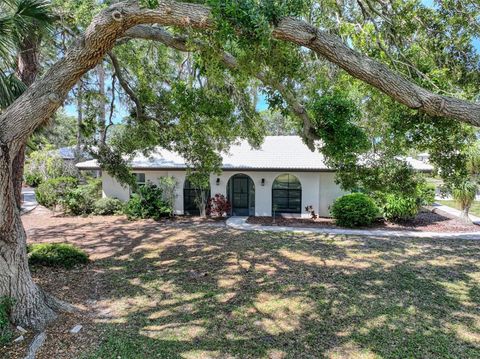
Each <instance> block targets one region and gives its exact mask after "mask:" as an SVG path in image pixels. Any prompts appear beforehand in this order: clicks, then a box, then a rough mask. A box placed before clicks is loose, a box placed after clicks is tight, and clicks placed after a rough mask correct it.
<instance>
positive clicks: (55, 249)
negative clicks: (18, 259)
mask: <svg viewBox="0 0 480 359" xmlns="http://www.w3.org/2000/svg"><path fill="white" fill-rule="evenodd" d="M28 253H29V257H28V263H29V264H30V265H33V266H35V265H41V266H45V267H63V268H67V269H69V268H73V267H75V266H77V265H81V264H87V263H88V255H87V254H86V253H85V252H84V251H83V250H81V249H80V248H78V247H75V246H74V245H72V244H68V243H35V244H31V245H29V246H28Z"/></svg>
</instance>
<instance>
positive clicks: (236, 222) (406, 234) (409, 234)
mask: <svg viewBox="0 0 480 359" xmlns="http://www.w3.org/2000/svg"><path fill="white" fill-rule="evenodd" d="M247 218H248V217H230V218H229V219H228V220H227V227H231V228H235V229H240V230H243V231H267V232H291V233H318V234H327V235H349V236H363V237H365V236H367V237H395V238H453V239H454V238H461V239H476V240H480V232H468V233H454V232H453V233H439V232H420V231H393V230H392V231H387V230H383V229H347V228H307V227H305V228H303V227H284V226H283V227H282V226H262V225H258V224H250V223H247Z"/></svg>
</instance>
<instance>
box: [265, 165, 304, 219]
mask: <svg viewBox="0 0 480 359" xmlns="http://www.w3.org/2000/svg"><path fill="white" fill-rule="evenodd" d="M285 175H288V182H287V185H286V187H282V188H275V184H276V182H278V179H279V177H282V176H284V175H283V174H282V175H279V176H277V177H276V178H275V180H274V181H273V184H272V214H273V212H275V215H276V214H277V213H292V214H297V213H302V183H301V182H300V180H299V179H298V177H297V176H295V175H292V174H289V173H285ZM291 177H293V178H294V179H295V181H290V179H291ZM291 183H295V184H297V183H298V184H299V185H300V188H296V187H294V188H290V184H291ZM280 193H282V194H284V195H279V194H280ZM278 199H283V200H285V199H286V202H287V206H286V208H278V205H277V209H276V210H275V211H274V206H275V202H276V200H278ZM298 200H299V201H300V204H299V205H298V207H297V205H291V204H290V202H293V201H295V202H297V201H298Z"/></svg>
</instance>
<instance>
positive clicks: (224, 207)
mask: <svg viewBox="0 0 480 359" xmlns="http://www.w3.org/2000/svg"><path fill="white" fill-rule="evenodd" d="M231 209H232V206H231V204H230V202H229V201H228V200H227V199H226V198H225V196H224V195H223V194H219V193H217V194H216V195H215V196H213V197H210V198H209V199H208V204H207V214H208V215H210V216H216V217H223V216H227V215H228V214H229V213H230V210H231Z"/></svg>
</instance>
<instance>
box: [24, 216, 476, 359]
mask: <svg viewBox="0 0 480 359" xmlns="http://www.w3.org/2000/svg"><path fill="white" fill-rule="evenodd" d="M62 221H65V223H64V224H62ZM68 221H69V219H67V218H56V219H55V225H50V226H49V227H46V228H42V229H37V230H36V231H35V240H41V241H52V240H58V236H59V234H61V235H62V236H64V237H62V238H63V240H68V241H69V242H71V243H75V244H77V245H80V246H81V247H83V249H85V250H87V251H88V252H89V253H90V254H91V258H92V259H93V261H92V263H91V264H90V265H89V266H88V268H87V270H86V271H85V270H84V271H80V270H79V271H68V272H64V273H65V274H62V275H57V276H48V277H47V279H44V280H40V282H41V283H43V284H44V287H46V288H47V290H49V291H52V292H53V293H54V294H56V295H60V296H61V297H62V298H65V295H67V298H66V299H67V300H69V301H75V298H77V300H78V302H76V303H77V304H78V303H82V305H84V306H86V307H87V308H88V306H89V305H91V304H89V303H91V302H93V303H94V304H93V305H94V306H95V308H96V309H95V310H93V309H91V310H89V313H103V314H101V315H100V314H99V317H98V318H96V319H95V324H94V325H95V326H97V328H96V329H95V328H92V327H91V325H90V326H88V325H87V326H88V329H86V330H85V331H84V332H81V333H80V334H79V336H78V337H76V338H79V339H76V340H77V341H79V343H77V342H76V341H75V338H73V337H71V336H68V337H66V339H65V340H64V342H63V344H62V348H63V350H70V349H72V348H71V347H73V346H77V349H78V351H79V352H80V353H81V355H75V356H74V357H81V358H88V359H97V358H108V359H110V358H111V359H116V358H122V359H127V358H132V359H137V358H178V359H180V358H324V357H325V358H480V241H473V240H470V241H469V240H461V239H455V240H453V239H449V240H440V239H435V240H432V239H398V238H362V237H344V236H321V235H300V234H291V233H290V234H288V233H285V234H273V233H258V232H255V233H254V232H239V231H234V230H230V229H226V228H212V227H205V226H190V227H189V226H186V227H182V228H174V227H168V226H161V225H159V224H158V223H155V222H153V221H147V222H128V221H126V220H110V222H107V220H102V218H101V217H99V218H97V217H90V218H85V219H83V218H79V219H77V222H76V223H74V224H72V223H67V222H68ZM102 221H104V222H102ZM112 221H114V222H113V223H112ZM43 223H47V220H45V221H42V223H41V225H45V226H46V224H43ZM29 231H30V233H32V232H31V231H32V228H31V227H29ZM45 273H46V270H42V271H36V272H35V275H36V276H37V277H40V278H41V276H43V275H45ZM47 284H48V285H47ZM92 299H93V301H92ZM90 315H93V314H90ZM77 322H78V319H75V322H74V323H72V324H75V323H77ZM81 323H82V322H81ZM87 324H88V323H87ZM67 328H70V326H69V327H67ZM92 333H93V334H94V335H95V337H96V338H95V339H98V340H93V341H90V340H85V341H83V339H82V338H83V337H82V335H84V336H88V335H92ZM52 335H53V336H54V335H55V334H54V333H53V334H52ZM58 340H59V339H55V340H54V341H49V342H47V345H48V343H53V344H55V345H57V344H56V343H58ZM60 340H63V339H60ZM89 342H92V343H94V344H90V345H88V346H86V345H85V343H89ZM53 344H52V345H53ZM70 357H71V356H70Z"/></svg>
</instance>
